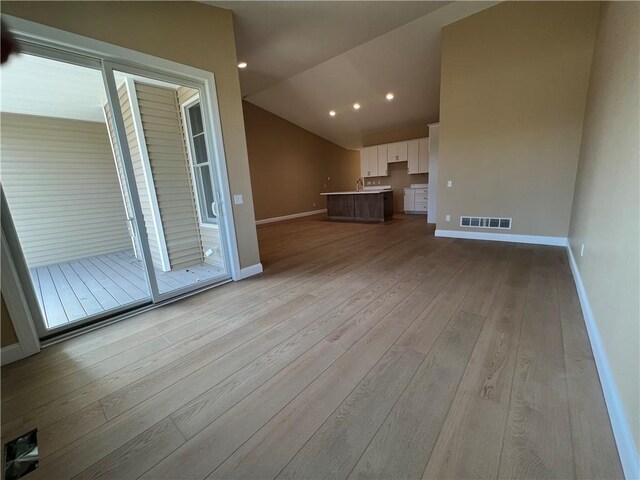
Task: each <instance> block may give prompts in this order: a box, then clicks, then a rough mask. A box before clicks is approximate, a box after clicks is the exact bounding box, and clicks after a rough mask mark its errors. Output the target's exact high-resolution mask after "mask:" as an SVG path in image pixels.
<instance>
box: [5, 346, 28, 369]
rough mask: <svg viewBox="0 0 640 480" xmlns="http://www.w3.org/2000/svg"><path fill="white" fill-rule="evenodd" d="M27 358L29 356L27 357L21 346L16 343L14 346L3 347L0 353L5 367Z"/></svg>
mask: <svg viewBox="0 0 640 480" xmlns="http://www.w3.org/2000/svg"><path fill="white" fill-rule="evenodd" d="M26 357H28V355H25V353H24V352H23V351H22V348H21V347H20V344H19V343H14V344H13V345H7V346H6V347H2V350H1V351H0V364H1V365H3V366H4V365H7V364H9V363H13V362H17V361H18V360H22V359H23V358H26Z"/></svg>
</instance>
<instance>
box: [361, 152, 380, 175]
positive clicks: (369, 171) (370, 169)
mask: <svg viewBox="0 0 640 480" xmlns="http://www.w3.org/2000/svg"><path fill="white" fill-rule="evenodd" d="M360 175H361V176H362V177H377V176H378V175H379V173H378V147H377V146H374V147H365V148H363V149H362V150H361V151H360Z"/></svg>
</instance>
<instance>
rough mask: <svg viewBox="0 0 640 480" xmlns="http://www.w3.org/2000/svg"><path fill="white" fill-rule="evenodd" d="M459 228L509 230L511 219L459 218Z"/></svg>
mask: <svg viewBox="0 0 640 480" xmlns="http://www.w3.org/2000/svg"><path fill="white" fill-rule="evenodd" d="M460 226H461V227H472V228H498V229H501V230H511V219H510V218H499V217H460Z"/></svg>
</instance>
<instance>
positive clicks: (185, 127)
mask: <svg viewBox="0 0 640 480" xmlns="http://www.w3.org/2000/svg"><path fill="white" fill-rule="evenodd" d="M196 103H198V104H201V103H202V102H200V92H198V93H196V94H195V95H192V96H191V97H189V98H188V99H187V100H185V101H184V102H183V103H182V105H179V106H180V113H181V114H182V134H183V135H184V143H185V144H186V146H187V152H186V153H187V163H188V167H189V170H190V173H191V175H190V177H191V185H192V188H193V195H194V197H195V200H196V217H197V218H198V224H199V225H200V226H201V227H217V226H218V217H217V216H216V219H215V223H205V222H203V221H202V217H203V215H205V214H206V213H203V209H202V208H203V206H202V205H201V204H200V194H201V192H200V187H199V186H198V181H197V179H196V168H200V167H201V166H202V165H207V166H208V167H209V181H210V182H211V185H212V188H213V195H214V196H215V199H216V200H217V199H218V195H217V194H216V189H217V188H218V186H217V185H218V184H217V182H216V181H215V179H214V178H211V177H212V175H214V170H215V166H214V165H213V164H212V163H211V154H210V153H209V151H210V150H211V146H210V145H209V143H208V141H207V136H206V134H205V135H204V140H205V148H206V149H207V163H206V164H204V163H201V164H199V166H197V167H196V163H195V161H194V159H195V152H194V145H193V135H192V134H191V131H192V130H191V119H190V117H189V111H188V109H189V108H191V107H192V106H193V105H195V104H196ZM203 133H204V132H203ZM204 212H206V208H205V210H204ZM214 213H215V212H214Z"/></svg>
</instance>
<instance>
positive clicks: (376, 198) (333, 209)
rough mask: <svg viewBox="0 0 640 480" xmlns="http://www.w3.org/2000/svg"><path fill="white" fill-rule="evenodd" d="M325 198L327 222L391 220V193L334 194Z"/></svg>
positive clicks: (329, 194) (326, 194) (389, 191)
mask: <svg viewBox="0 0 640 480" xmlns="http://www.w3.org/2000/svg"><path fill="white" fill-rule="evenodd" d="M322 195H325V196H326V197H327V214H328V216H329V220H338V221H352V222H385V221H387V220H391V219H392V218H393V192H392V191H391V190H386V191H373V192H334V193H323V194H322Z"/></svg>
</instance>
